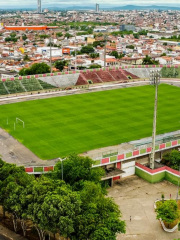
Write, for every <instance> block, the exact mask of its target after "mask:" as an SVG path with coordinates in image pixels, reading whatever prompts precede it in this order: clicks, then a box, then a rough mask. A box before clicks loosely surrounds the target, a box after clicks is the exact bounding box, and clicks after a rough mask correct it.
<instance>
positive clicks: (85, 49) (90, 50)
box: [81, 45, 94, 54]
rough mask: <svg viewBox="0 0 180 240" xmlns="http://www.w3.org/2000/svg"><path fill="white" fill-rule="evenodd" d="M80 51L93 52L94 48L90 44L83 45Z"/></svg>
mask: <svg viewBox="0 0 180 240" xmlns="http://www.w3.org/2000/svg"><path fill="white" fill-rule="evenodd" d="M81 53H87V54H90V53H94V48H93V46H91V45H87V46H84V47H82V48H81Z"/></svg>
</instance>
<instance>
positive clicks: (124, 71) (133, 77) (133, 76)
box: [123, 70, 140, 79]
mask: <svg viewBox="0 0 180 240" xmlns="http://www.w3.org/2000/svg"><path fill="white" fill-rule="evenodd" d="M123 73H124V74H125V75H126V76H127V78H128V77H129V76H130V77H131V79H139V78H140V77H138V76H136V75H134V74H132V73H130V72H128V71H126V70H123Z"/></svg>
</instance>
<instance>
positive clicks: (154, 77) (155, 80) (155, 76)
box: [150, 70, 160, 169]
mask: <svg viewBox="0 0 180 240" xmlns="http://www.w3.org/2000/svg"><path fill="white" fill-rule="evenodd" d="M150 84H151V85H154V86H155V101H154V119H153V131H152V151H151V157H150V168H151V169H154V160H155V146H156V122H157V104H158V85H159V84H160V73H159V71H158V70H157V71H152V72H151V74H150Z"/></svg>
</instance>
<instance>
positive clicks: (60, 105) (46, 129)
mask: <svg viewBox="0 0 180 240" xmlns="http://www.w3.org/2000/svg"><path fill="white" fill-rule="evenodd" d="M154 93H155V89H154V87H153V86H142V87H132V88H124V89H117V90H108V91H100V92H94V93H87V94H79V95H70V96H65V97H55V98H49V99H42V100H31V101H27V102H21V103H14V104H7V105H1V106H0V127H2V128H3V129H5V130H6V131H7V132H9V133H10V134H11V135H12V136H13V137H15V138H16V139H17V140H18V141H20V142H21V143H23V144H24V145H25V146H26V147H27V148H29V149H30V150H31V151H32V152H34V153H35V154H36V155H37V156H38V157H40V158H42V159H53V158H57V157H64V156H67V155H68V154H70V153H72V152H76V153H83V152H85V151H88V150H92V149H97V148H101V147H106V146H112V145H117V144H120V143H123V142H128V141H131V140H137V139H140V138H143V137H149V136H151V135H152V124H153V109H154ZM16 118H19V119H21V120H22V121H24V123H25V128H23V124H22V122H20V121H18V123H16V126H15V129H14V123H15V122H16ZM178 129H180V88H178V87H174V86H170V85H165V84H162V85H160V86H159V103H158V119H157V134H160V133H166V132H171V131H175V130H178Z"/></svg>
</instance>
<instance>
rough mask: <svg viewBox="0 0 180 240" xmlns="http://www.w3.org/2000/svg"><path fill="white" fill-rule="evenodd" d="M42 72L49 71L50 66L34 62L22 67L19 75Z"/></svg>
mask: <svg viewBox="0 0 180 240" xmlns="http://www.w3.org/2000/svg"><path fill="white" fill-rule="evenodd" d="M42 73H50V66H49V65H47V64H46V63H34V64H33V65H32V66H31V67H29V68H22V69H21V70H20V71H19V75H21V76H26V75H34V74H42Z"/></svg>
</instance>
